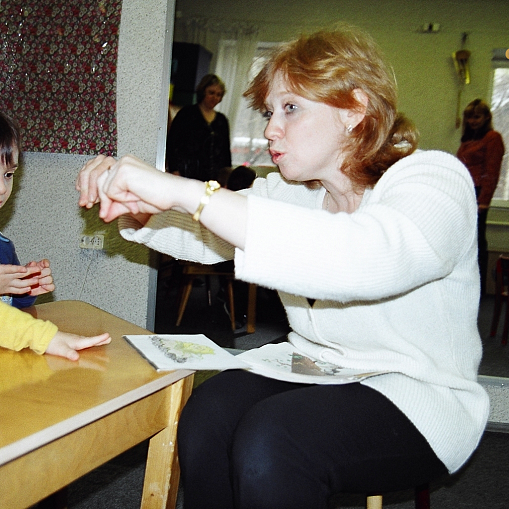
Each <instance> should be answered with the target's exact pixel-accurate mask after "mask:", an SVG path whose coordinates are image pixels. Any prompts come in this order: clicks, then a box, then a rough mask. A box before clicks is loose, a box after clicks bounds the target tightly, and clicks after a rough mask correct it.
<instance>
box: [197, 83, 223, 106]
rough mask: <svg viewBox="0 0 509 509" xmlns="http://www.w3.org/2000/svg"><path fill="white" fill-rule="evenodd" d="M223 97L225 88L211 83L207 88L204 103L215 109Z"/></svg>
mask: <svg viewBox="0 0 509 509" xmlns="http://www.w3.org/2000/svg"><path fill="white" fill-rule="evenodd" d="M222 99H223V89H222V88H221V87H220V86H219V85H210V87H207V88H206V89H205V96H204V98H203V101H202V104H203V105H204V106H205V107H206V108H208V109H210V110H213V109H214V108H215V107H216V106H217V105H218V104H219V103H220V102H221V101H222Z"/></svg>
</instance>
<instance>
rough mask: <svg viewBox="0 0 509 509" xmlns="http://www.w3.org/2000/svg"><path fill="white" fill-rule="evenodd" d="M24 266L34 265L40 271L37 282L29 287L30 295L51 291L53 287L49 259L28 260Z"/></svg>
mask: <svg viewBox="0 0 509 509" xmlns="http://www.w3.org/2000/svg"><path fill="white" fill-rule="evenodd" d="M26 267H36V268H37V269H38V270H39V271H40V273H39V276H38V282H37V284H36V285H35V286H33V287H32V288H31V289H30V295H32V296H33V297H35V296H37V295H42V294H44V293H48V292H52V291H53V290H54V289H55V285H54V284H53V276H52V274H51V268H50V264H49V260H46V259H44V260H41V261H39V262H30V263H28V264H27V265H26Z"/></svg>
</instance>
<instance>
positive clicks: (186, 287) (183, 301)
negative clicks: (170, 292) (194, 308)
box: [175, 277, 193, 327]
mask: <svg viewBox="0 0 509 509" xmlns="http://www.w3.org/2000/svg"><path fill="white" fill-rule="evenodd" d="M192 289H193V278H192V277H189V278H187V281H186V284H185V285H184V288H183V290H182V297H181V298H180V304H179V311H178V317H177V322H176V324H175V325H176V326H177V327H178V326H179V325H180V322H181V321H182V316H183V315H184V311H185V310H186V306H187V301H188V300H189V295H191V290H192Z"/></svg>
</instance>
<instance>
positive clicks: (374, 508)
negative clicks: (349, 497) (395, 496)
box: [366, 484, 430, 509]
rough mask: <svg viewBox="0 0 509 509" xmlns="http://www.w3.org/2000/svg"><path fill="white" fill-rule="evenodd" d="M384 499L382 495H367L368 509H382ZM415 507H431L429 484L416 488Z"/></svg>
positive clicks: (422, 508) (426, 508) (419, 508)
mask: <svg viewBox="0 0 509 509" xmlns="http://www.w3.org/2000/svg"><path fill="white" fill-rule="evenodd" d="M382 501H383V497H382V495H368V496H367V497H366V509H382ZM415 509H430V496H429V485H428V484H423V485H422V486H417V487H416V488H415Z"/></svg>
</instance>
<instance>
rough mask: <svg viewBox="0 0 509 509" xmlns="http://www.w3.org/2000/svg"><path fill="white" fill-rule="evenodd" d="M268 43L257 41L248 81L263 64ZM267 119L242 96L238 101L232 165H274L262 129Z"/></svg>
mask: <svg viewBox="0 0 509 509" xmlns="http://www.w3.org/2000/svg"><path fill="white" fill-rule="evenodd" d="M273 45H274V44H270V43H258V45H257V47H256V52H255V56H254V58H253V63H252V65H251V68H250V70H249V81H251V80H252V79H253V78H254V77H255V76H256V74H257V73H258V72H259V70H260V69H261V67H262V66H263V64H264V60H265V59H264V52H265V51H266V50H267V49H268V48H270V47H271V46H273ZM266 125H267V121H266V120H265V119H264V118H263V116H262V115H261V113H260V112H259V111H254V110H253V109H252V108H250V107H249V105H248V102H247V101H246V99H245V98H244V97H242V99H241V101H240V105H239V108H238V110H237V114H236V116H235V122H234V123H233V133H232V141H231V147H232V165H233V166H240V165H242V164H245V165H249V166H274V163H273V162H272V160H271V158H270V155H269V153H268V144H267V140H266V139H265V137H264V136H263V131H264V130H265V127H266Z"/></svg>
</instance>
